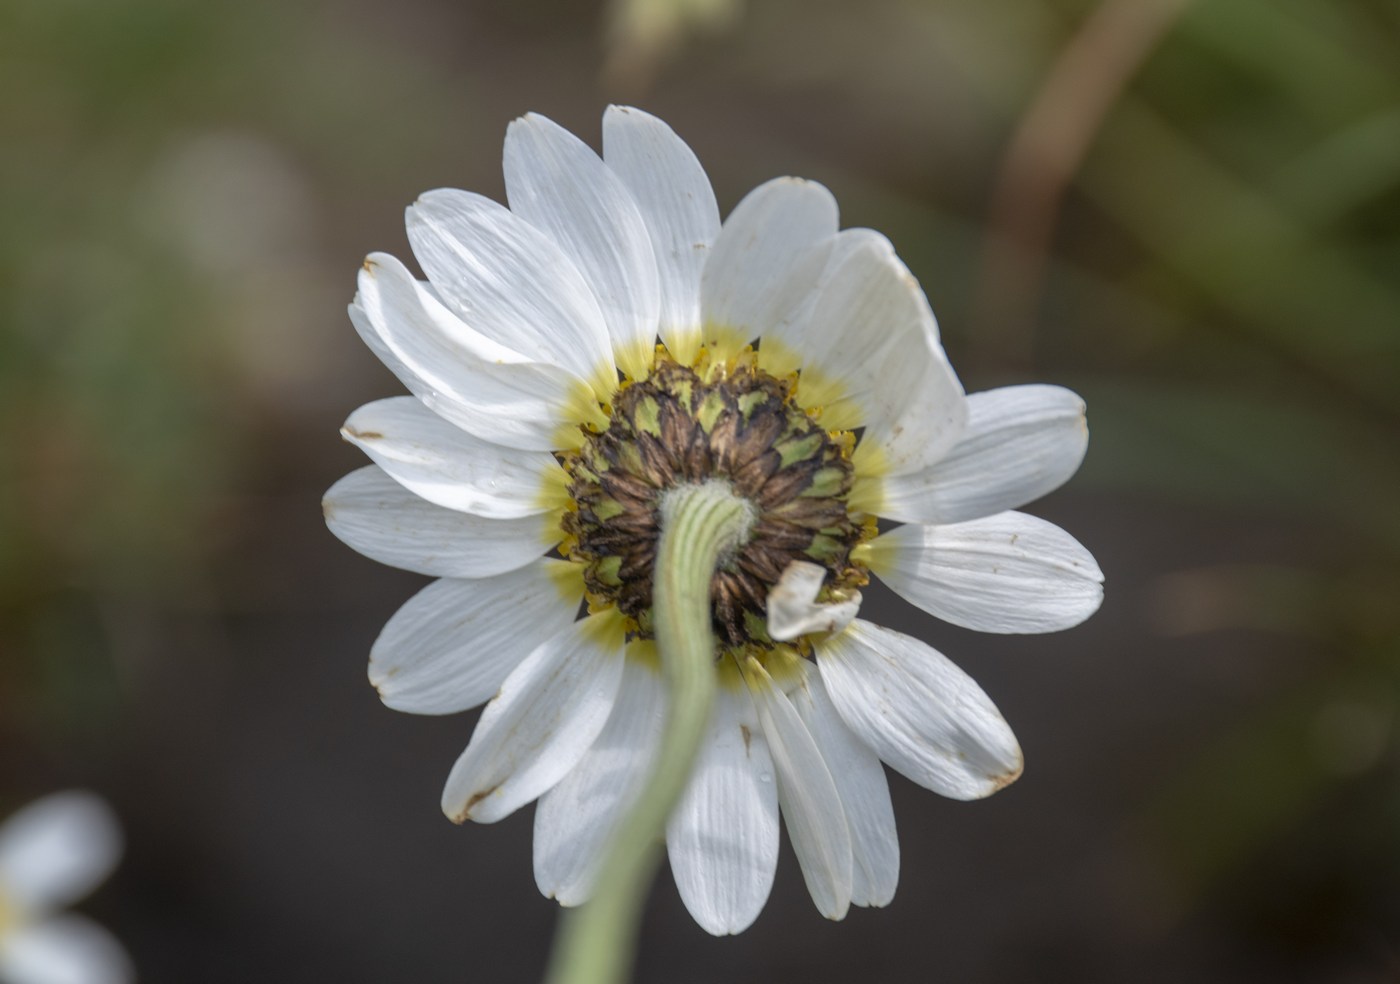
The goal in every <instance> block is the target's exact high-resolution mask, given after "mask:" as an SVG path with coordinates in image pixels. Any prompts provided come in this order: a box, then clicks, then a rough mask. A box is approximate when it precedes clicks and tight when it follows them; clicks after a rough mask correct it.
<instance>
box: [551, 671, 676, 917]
mask: <svg viewBox="0 0 1400 984" xmlns="http://www.w3.org/2000/svg"><path fill="white" fill-rule="evenodd" d="M665 720H666V690H665V688H664V687H663V686H662V682H661V676H660V673H659V672H658V669H657V667H656V666H655V665H654V664H653V663H651V662H649V661H644V660H640V659H628V660H627V665H626V668H625V669H624V670H623V672H622V687H621V689H620V690H618V694H617V703H615V704H614V705H613V710H612V716H611V717H609V718H608V723H607V726H606V727H604V728H603V731H602V733H601V734H599V735H598V740H597V741H595V742H594V743H593V744H592V746H590V747H589V749H588V751H587V753H586V754H585V755H584V756H583V758H582V759H580V760H579V763H578V765H576V766H574V767H573V769H572V770H571V771H570V772H569V774H568V775H566V776H565V777H564V778H563V779H562V780H560V782H559V785H557V786H555V787H554V788H553V789H551V790H550V791H549V792H547V793H545V794H544V796H542V797H541V798H540V802H539V805H538V806H537V807H535V884H537V885H538V886H539V888H540V891H541V892H542V893H543V894H544V895H546V896H552V897H554V898H556V899H558V900H559V902H560V903H561V904H562V905H578V904H580V903H582V902H586V901H587V900H588V897H589V896H590V895H592V893H593V885H594V881H595V879H596V878H597V874H598V865H599V864H600V863H601V862H602V860H603V857H604V853H605V852H606V851H607V850H609V849H610V847H611V845H612V837H613V836H614V834H615V833H616V830H617V825H618V821H619V820H620V818H621V817H622V816H623V815H624V813H625V811H626V810H627V809H629V808H630V807H631V805H632V803H633V802H635V800H636V797H637V794H638V791H639V790H640V789H641V788H642V785H643V784H644V783H645V782H646V781H647V779H648V777H649V776H650V775H651V768H652V763H653V762H654V761H655V759H656V750H657V748H658V747H659V745H660V743H661V732H662V727H663V725H664V724H665Z"/></svg>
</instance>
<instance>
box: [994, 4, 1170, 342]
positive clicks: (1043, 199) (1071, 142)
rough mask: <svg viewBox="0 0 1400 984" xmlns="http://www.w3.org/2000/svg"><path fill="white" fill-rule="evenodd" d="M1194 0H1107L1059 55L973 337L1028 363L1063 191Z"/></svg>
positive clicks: (1007, 181) (1020, 130)
mask: <svg viewBox="0 0 1400 984" xmlns="http://www.w3.org/2000/svg"><path fill="white" fill-rule="evenodd" d="M1189 3H1191V0H1105V2H1104V3H1103V4H1101V5H1100V6H1099V7H1097V8H1096V9H1095V10H1094V12H1093V13H1092V14H1090V15H1089V17H1088V18H1087V19H1086V20H1085V21H1084V23H1083V25H1082V26H1081V27H1080V28H1079V30H1078V31H1077V32H1076V33H1075V34H1074V36H1073V37H1072V38H1071V39H1070V41H1069V43H1068V44H1066V45H1065V47H1064V48H1063V50H1062V51H1061V52H1060V54H1059V57H1058V58H1056V60H1055V63H1054V65H1053V66H1052V67H1051V69H1050V72H1049V75H1048V76H1047V77H1046V79H1045V81H1044V82H1043V83H1042V84H1041V86H1040V88H1039V90H1038V91H1037V92H1036V94H1035V97H1034V99H1033V100H1032V102H1031V105H1030V107H1029V108H1028V109H1027V110H1026V112H1025V115H1024V116H1022V118H1021V121H1020V123H1019V124H1018V125H1017V127H1016V132H1015V133H1014V134H1013V135H1012V137H1011V144H1010V146H1009V147H1008V148H1007V150H1006V155H1005V157H1004V158H1003V160H1002V163H1001V169H1000V171H999V173H998V174H997V180H996V187H995V189H994V190H993V192H992V202H991V215H990V216H989V217H988V230H987V244H986V247H985V249H984V251H983V259H982V270H981V278H980V283H979V284H978V288H977V297H976V298H975V301H974V303H975V304H976V306H977V310H976V312H975V315H974V318H975V320H976V322H977V323H978V325H979V328H980V330H979V331H978V332H977V334H976V335H975V336H974V337H975V338H976V339H977V340H978V344H980V345H982V346H983V347H984V348H985V350H986V352H987V353H988V354H989V355H992V356H993V357H995V358H1000V359H1006V360H1010V361H1013V362H1019V363H1022V364H1026V363H1029V362H1030V358H1031V335H1032V329H1033V327H1034V324H1035V320H1036V308H1037V306H1038V302H1039V298H1040V293H1041V287H1042V285H1043V282H1044V280H1045V271H1046V266H1047V264H1048V261H1049V252H1050V246H1051V241H1052V239H1053V238H1054V233H1055V225H1056V221H1057V219H1058V217H1059V213H1060V204H1061V202H1062V200H1063V199H1064V195H1065V191H1066V190H1067V189H1068V187H1069V185H1070V183H1071V182H1072V181H1073V180H1074V176H1075V174H1076V173H1077V172H1078V170H1079V167H1080V164H1081V163H1082V162H1083V160H1084V155H1085V154H1087V153H1088V151H1089V147H1090V145H1091V144H1092V143H1093V141H1094V137H1095V135H1096V134H1097V133H1098V132H1099V128H1100V127H1101V126H1102V125H1103V121H1104V118H1105V117H1106V116H1107V115H1108V114H1109V112H1111V111H1112V109H1113V107H1114V105H1115V104H1116V103H1117V102H1118V101H1119V99H1120V97H1121V96H1122V94H1123V90H1124V89H1125V88H1126V86H1127V85H1128V82H1129V81H1130V80H1131V79H1132V77H1133V75H1134V74H1135V73H1136V72H1137V70H1138V68H1139V67H1140V66H1141V65H1142V63H1143V62H1144V61H1146V59H1147V58H1148V56H1150V55H1151V53H1152V52H1153V50H1154V49H1155V48H1156V47H1157V45H1158V43H1159V42H1160V41H1161V40H1162V39H1163V38H1164V37H1165V36H1166V34H1167V32H1168V31H1170V30H1171V27H1172V25H1173V24H1175V23H1176V20H1177V18H1178V17H1179V16H1180V15H1181V13H1182V12H1183V11H1184V10H1185V9H1186V7H1187V5H1188V4H1189Z"/></svg>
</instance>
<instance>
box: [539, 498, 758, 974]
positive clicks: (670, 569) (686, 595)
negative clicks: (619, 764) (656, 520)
mask: <svg viewBox="0 0 1400 984" xmlns="http://www.w3.org/2000/svg"><path fill="white" fill-rule="evenodd" d="M661 517H662V523H661V536H660V539H659V541H658V544H657V553H656V582H655V584H654V585H653V588H652V606H653V611H654V617H655V624H656V645H657V649H658V650H659V652H660V655H661V667H662V674H663V676H664V677H665V680H666V684H667V692H668V697H669V701H668V712H667V714H668V716H667V722H666V731H665V733H664V734H663V735H662V739H661V747H660V749H659V751H658V753H657V757H656V764H655V765H654V767H653V769H652V775H651V778H650V779H649V780H648V781H647V782H646V783H645V784H644V785H643V786H642V791H641V794H640V796H639V798H638V800H637V802H636V803H635V804H634V805H633V807H632V810H631V812H630V813H628V814H627V815H626V816H625V817H624V818H623V821H622V823H621V824H620V825H619V827H618V830H617V831H616V834H615V835H614V838H613V841H612V844H611V845H610V846H609V848H608V851H607V855H606V857H605V859H604V862H603V866H602V868H601V869H600V871H599V874H598V884H597V886H596V888H595V889H594V892H593V897H592V899H591V900H590V901H589V902H588V903H587V904H585V905H584V906H582V907H581V908H578V909H574V910H571V911H570V912H568V913H566V914H565V915H564V917H563V920H562V922H561V925H560V928H559V935H558V937H557V941H556V943H555V949H554V953H553V954H552V955H551V958H550V966H549V974H548V977H547V978H546V980H547V981H548V984H619V982H621V981H624V980H626V978H627V976H628V972H629V971H630V969H631V966H632V961H633V953H634V951H635V949H636V940H637V928H638V923H639V922H640V919H641V908H642V902H643V901H644V900H645V898H646V894H647V891H648V890H649V888H650V887H651V881H652V876H653V875H654V874H655V872H656V866H657V864H658V862H659V861H660V860H661V844H662V839H663V837H664V835H665V830H666V819H667V817H669V816H670V815H671V811H672V809H674V808H675V805H676V802H677V801H678V800H679V799H680V796H681V793H682V792H683V791H684V790H685V784H686V781H687V780H688V779H689V778H690V771H691V767H692V765H693V764H694V762H695V756H696V754H697V753H698V752H699V749H700V739H701V738H702V736H703V735H704V732H705V725H706V723H707V722H708V721H709V717H710V708H711V706H712V705H713V704H714V697H715V665H714V664H715V639H714V632H713V630H712V629H711V628H710V580H711V578H712V577H713V576H714V572H715V567H716V566H717V565H718V563H719V561H720V559H721V558H722V557H723V556H724V555H725V554H726V553H728V552H729V551H732V550H733V549H734V548H735V547H736V546H737V545H739V544H741V543H742V542H743V540H744V538H745V537H747V536H748V532H749V529H750V527H751V526H752V525H753V520H754V512H753V506H752V505H750V504H749V503H748V502H746V501H745V500H743V499H740V498H739V497H737V496H735V495H734V493H733V491H732V490H731V489H730V488H729V485H728V483H726V482H722V481H711V482H706V483H705V484H703V485H683V486H678V487H677V488H675V489H673V490H672V491H671V492H669V493H667V495H666V496H665V498H663V500H662V503H661Z"/></svg>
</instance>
